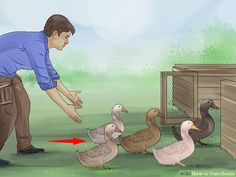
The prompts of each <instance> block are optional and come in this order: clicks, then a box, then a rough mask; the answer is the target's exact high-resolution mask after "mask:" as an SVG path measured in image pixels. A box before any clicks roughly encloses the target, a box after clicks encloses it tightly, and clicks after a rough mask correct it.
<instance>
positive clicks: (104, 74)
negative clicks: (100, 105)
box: [23, 20, 236, 86]
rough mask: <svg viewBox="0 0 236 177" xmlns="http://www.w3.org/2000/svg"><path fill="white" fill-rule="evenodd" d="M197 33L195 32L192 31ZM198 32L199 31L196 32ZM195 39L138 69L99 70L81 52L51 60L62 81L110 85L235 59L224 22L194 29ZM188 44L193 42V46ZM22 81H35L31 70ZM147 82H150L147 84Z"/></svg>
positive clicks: (233, 38) (235, 38)
mask: <svg viewBox="0 0 236 177" xmlns="http://www.w3.org/2000/svg"><path fill="white" fill-rule="evenodd" d="M195 33H197V32H195ZM198 33H199V34H198ZM198 33H197V34H193V36H194V35H197V36H198V38H199V39H201V40H202V41H199V40H197V41H196V40H193V39H192V40H193V41H191V40H190V41H189V42H188V44H185V45H184V44H182V45H170V46H166V47H165V52H164V55H163V56H161V58H157V62H156V64H152V65H146V66H144V68H143V69H142V70H141V71H139V72H134V71H131V70H130V68H129V67H128V66H126V65H109V66H108V67H107V68H106V69H105V70H103V71H101V70H99V68H98V67H97V66H96V65H93V66H92V65H90V64H88V56H87V55H86V53H85V52H83V51H67V52H64V53H62V54H61V53H60V54H58V52H57V53H55V52H53V53H52V56H51V58H52V60H53V63H54V65H55V68H56V69H57V71H58V73H60V75H61V78H62V79H63V80H64V82H66V84H69V85H72V86H78V84H79V85H84V86H88V85H89V84H90V83H91V82H97V83H103V82H106V81H112V84H114V85H116V84H115V83H116V82H118V81H122V82H123V84H142V83H143V82H145V84H149V86H152V85H153V82H155V83H159V73H160V71H166V70H171V68H172V66H173V65H174V64H177V63H178V64H181V63H182V64H200V63H201V64H217V63H223V64H225V63H234V62H235V58H236V50H235V46H236V31H235V29H234V28H233V27H232V26H231V25H230V24H227V23H224V22H222V21H219V20H216V21H214V22H212V23H211V24H209V25H207V26H206V27H205V28H204V29H202V31H200V32H198ZM191 44H194V45H193V46H198V47H193V46H192V45H191ZM23 79H24V80H25V82H26V83H29V84H30V85H34V84H35V83H36V81H35V76H34V73H24V74H23ZM150 84H151V85H150Z"/></svg>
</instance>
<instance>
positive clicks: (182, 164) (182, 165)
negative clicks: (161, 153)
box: [178, 162, 187, 167]
mask: <svg viewBox="0 0 236 177" xmlns="http://www.w3.org/2000/svg"><path fill="white" fill-rule="evenodd" d="M178 164H179V165H180V166H181V167H186V166H187V165H186V164H184V163H182V162H178Z"/></svg>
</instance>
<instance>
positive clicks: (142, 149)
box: [119, 108, 163, 154]
mask: <svg viewBox="0 0 236 177" xmlns="http://www.w3.org/2000/svg"><path fill="white" fill-rule="evenodd" d="M156 117H160V118H163V115H162V113H161V112H160V110H159V109H157V108H152V109H150V110H149V111H148V112H147V114H146V121H147V125H148V128H145V129H143V130H140V131H138V132H136V133H134V134H132V135H129V136H126V137H123V136H121V137H120V138H119V140H120V144H121V146H122V147H123V148H124V150H125V151H127V152H132V153H144V154H150V153H152V152H149V151H148V150H147V148H149V147H151V146H153V145H155V144H156V143H157V142H158V141H159V140H160V138H161V132H160V128H159V127H158V126H157V124H156V122H155V118H156Z"/></svg>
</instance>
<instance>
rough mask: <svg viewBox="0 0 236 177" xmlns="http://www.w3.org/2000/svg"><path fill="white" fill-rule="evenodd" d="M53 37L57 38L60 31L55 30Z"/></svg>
mask: <svg viewBox="0 0 236 177" xmlns="http://www.w3.org/2000/svg"><path fill="white" fill-rule="evenodd" d="M52 37H53V38H54V39H57V38H58V37H59V36H58V31H56V30H55V31H53V33H52Z"/></svg>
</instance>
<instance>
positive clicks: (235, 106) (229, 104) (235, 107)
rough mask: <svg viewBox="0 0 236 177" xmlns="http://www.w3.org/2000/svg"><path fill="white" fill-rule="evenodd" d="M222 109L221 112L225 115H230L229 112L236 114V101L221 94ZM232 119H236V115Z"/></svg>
mask: <svg viewBox="0 0 236 177" xmlns="http://www.w3.org/2000/svg"><path fill="white" fill-rule="evenodd" d="M221 109H222V112H221V114H223V115H225V114H226V115H227V117H230V115H229V114H232V115H236V102H234V101H231V100H230V99H228V98H225V97H223V96H221ZM226 112H228V113H226ZM232 119H236V117H235V118H233V117H232Z"/></svg>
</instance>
